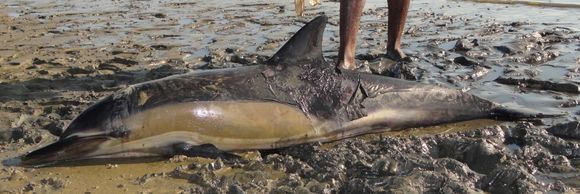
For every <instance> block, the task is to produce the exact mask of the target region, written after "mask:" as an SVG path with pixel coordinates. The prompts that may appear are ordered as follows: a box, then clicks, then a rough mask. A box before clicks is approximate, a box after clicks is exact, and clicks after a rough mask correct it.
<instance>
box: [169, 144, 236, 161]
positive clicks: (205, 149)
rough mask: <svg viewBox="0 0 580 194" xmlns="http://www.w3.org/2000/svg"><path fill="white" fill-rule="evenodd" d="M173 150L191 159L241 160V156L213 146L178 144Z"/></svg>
mask: <svg viewBox="0 0 580 194" xmlns="http://www.w3.org/2000/svg"><path fill="white" fill-rule="evenodd" d="M173 148H174V150H175V154H176V155H186V156H189V157H204V158H222V159H225V160H232V159H239V158H240V156H238V155H235V154H232V153H228V152H225V151H222V150H220V149H218V148H217V147H215V146H214V145H212V144H201V145H192V144H189V143H178V144H175V145H174V146H173Z"/></svg>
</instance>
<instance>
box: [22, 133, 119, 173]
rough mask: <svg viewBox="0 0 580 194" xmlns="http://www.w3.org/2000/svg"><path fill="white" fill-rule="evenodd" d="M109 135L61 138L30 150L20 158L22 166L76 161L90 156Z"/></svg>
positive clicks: (41, 165) (39, 165)
mask: <svg viewBox="0 0 580 194" xmlns="http://www.w3.org/2000/svg"><path fill="white" fill-rule="evenodd" d="M109 139H110V138H107V137H98V136H93V137H76V136H75V137H70V138H65V139H60V140H59V141H57V142H55V143H52V144H50V145H48V146H46V147H43V148H40V149H38V150H35V151H33V152H30V153H28V154H26V155H24V156H22V157H21V158H20V164H19V165H21V166H25V167H44V166H51V165H55V164H58V163H63V162H74V161H79V160H84V159H88V158H90V154H91V153H93V152H94V151H96V150H97V149H98V148H99V145H100V144H102V143H103V142H106V141H108V140H109Z"/></svg>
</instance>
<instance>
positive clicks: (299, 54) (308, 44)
mask: <svg viewBox="0 0 580 194" xmlns="http://www.w3.org/2000/svg"><path fill="white" fill-rule="evenodd" d="M327 20H328V18H327V17H326V16H324V15H323V16H318V17H316V18H314V19H313V20H312V21H310V22H308V24H306V25H305V26H304V27H302V28H301V29H300V30H299V31H298V32H296V34H294V36H292V38H290V40H289V41H288V42H286V44H284V46H282V48H280V50H278V52H276V54H274V56H272V58H270V59H269V60H268V64H271V65H290V64H300V63H303V62H320V61H322V60H324V58H323V57H322V35H323V34H324V28H325V27H326V22H327Z"/></svg>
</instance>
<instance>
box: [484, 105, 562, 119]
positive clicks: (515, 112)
mask: <svg viewBox="0 0 580 194" xmlns="http://www.w3.org/2000/svg"><path fill="white" fill-rule="evenodd" d="M564 115H565V114H563V113H540V112H534V111H531V110H524V109H514V108H508V107H505V106H499V107H497V108H494V109H493V110H492V113H491V117H492V118H494V119H497V120H522V119H523V120H525V119H538V118H554V117H561V116H564Z"/></svg>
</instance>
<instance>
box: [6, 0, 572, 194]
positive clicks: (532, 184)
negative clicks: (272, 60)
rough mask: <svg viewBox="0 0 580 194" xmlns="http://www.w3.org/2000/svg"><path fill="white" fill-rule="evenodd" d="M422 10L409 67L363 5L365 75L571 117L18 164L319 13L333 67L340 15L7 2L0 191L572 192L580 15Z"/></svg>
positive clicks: (271, 42)
mask: <svg viewBox="0 0 580 194" xmlns="http://www.w3.org/2000/svg"><path fill="white" fill-rule="evenodd" d="M412 3H413V4H412V6H411V11H410V13H409V18H408V23H407V26H406V31H405V35H404V41H403V47H404V51H405V52H406V53H408V54H409V56H411V57H410V61H408V62H406V63H405V64H404V65H402V66H401V65H400V64H395V63H394V62H392V61H389V60H388V59H384V58H383V57H382V56H383V54H384V51H385V47H386V38H387V36H386V31H387V26H386V20H387V8H386V2H384V1H375V0H373V1H371V0H369V1H367V5H366V7H365V12H364V15H363V18H362V22H361V30H360V32H359V39H358V43H357V44H358V50H357V60H358V63H359V65H360V68H359V70H360V71H367V72H370V73H376V74H383V75H391V76H392V75H403V76H400V77H401V78H404V79H411V80H417V81H418V82H423V83H429V84H437V85H443V86H446V87H451V88H456V89H461V90H464V91H468V92H470V93H473V94H476V95H478V96H481V97H484V98H487V99H490V100H492V101H495V102H499V103H501V104H504V105H507V106H511V107H516V108H522V109H529V110H533V111H539V112H542V113H546V114H563V116H562V117H558V118H551V119H534V120H528V121H512V122H507V121H506V122H498V121H491V120H478V121H470V122H463V123H456V124H449V125H442V126H435V127H428V128H417V129H408V130H404V131H400V132H389V133H382V134H370V135H364V136H361V137H357V138H351V139H346V140H341V141H336V142H331V143H327V144H308V145H299V146H294V147H290V148H285V149H280V150H270V151H250V152H240V153H238V154H240V155H241V156H242V158H241V159H238V160H222V159H217V160H216V159H206V158H188V157H184V156H175V157H173V158H171V159H164V160H160V161H159V160H157V161H143V162H142V163H124V162H120V161H119V162H117V161H111V162H110V163H109V164H97V165H79V166H74V167H67V166H62V167H48V168H38V169H34V168H22V167H18V166H13V165H12V162H13V161H12V160H10V159H11V158H13V157H16V156H19V155H21V154H24V153H27V152H29V151H32V150H34V149H37V148H39V147H42V146H43V145H46V144H49V143H51V142H53V141H55V140H56V139H57V136H58V135H59V134H61V133H62V132H63V130H64V128H65V127H66V126H67V124H68V123H69V122H70V121H71V119H73V118H74V117H75V116H76V115H78V114H79V113H80V112H81V111H82V110H84V109H85V108H87V107H88V106H89V105H90V104H92V103H94V102H96V101H97V100H98V99H100V98H102V97H104V96H107V95H109V94H111V93H112V92H114V91H116V90H119V89H121V88H124V87H126V86H127V85H130V84H134V83H139V82H143V81H147V80H152V79H158V78H162V77H165V76H169V75H174V74H180V73H185V72H191V71H199V70H204V69H217V68H230V67H239V66H247V65H253V64H260V63H262V62H264V61H265V60H267V59H268V57H269V56H270V55H272V54H274V53H275V51H276V50H277V49H278V48H279V47H280V46H281V45H282V44H283V43H284V42H285V41H286V40H287V39H288V38H289V37H290V36H291V35H292V34H293V33H294V32H296V31H297V30H298V29H299V28H300V27H301V26H302V25H304V23H305V22H307V21H309V20H310V19H312V18H314V17H315V16H317V15H319V14H326V15H327V16H329V17H330V20H329V25H328V27H327V29H326V31H325V36H324V42H323V46H324V55H325V57H327V60H329V61H332V60H335V59H336V56H337V48H338V41H339V38H338V26H337V24H338V3H337V2H335V1H323V2H322V4H321V5H319V6H316V7H311V6H306V10H305V12H304V13H305V16H304V17H296V16H295V10H294V5H293V2H292V1H287V2H282V1H280V2H271V1H249V0H241V1H213V2H209V1H105V0H103V1H79V2H75V3H73V2H68V1H66V2H62V1H51V0H46V1H5V2H2V3H0V42H1V43H2V45H3V46H2V47H0V160H2V161H3V162H2V165H1V166H0V168H1V169H0V193H28V192H35V193H119V192H125V193H127V192H129V193H168V192H169V193H176V192H181V193H360V192H364V193H370V192H386V193H425V192H429V193H473V192H490V193H534V192H540V193H547V192H553V193H577V192H578V189H580V171H579V170H580V139H579V138H580V135H579V130H580V129H579V126H580V125H579V124H578V117H579V116H580V106H579V103H578V102H579V101H580V97H579V95H578V93H579V89H578V87H579V84H580V77H579V75H580V72H579V68H580V24H578V20H579V19H580V17H579V16H578V15H577V13H578V9H577V8H562V7H561V6H560V7H558V6H554V7H550V6H547V7H546V6H544V7H542V6H527V5H521V4H514V5H512V4H488V3H473V2H472V1H443V0H437V1H431V0H429V1H428V0H416V1H413V2H412ZM571 7H573V6H571ZM393 72H395V73H393ZM401 73H402V74H401Z"/></svg>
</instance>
